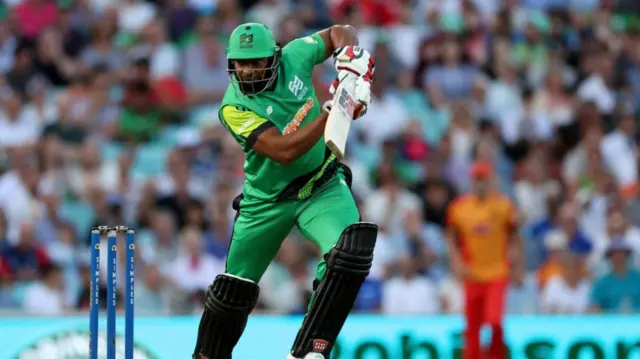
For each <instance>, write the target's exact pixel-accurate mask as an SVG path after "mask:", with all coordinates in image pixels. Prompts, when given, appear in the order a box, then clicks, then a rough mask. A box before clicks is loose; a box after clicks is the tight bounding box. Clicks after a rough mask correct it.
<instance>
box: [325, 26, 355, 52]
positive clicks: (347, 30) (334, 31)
mask: <svg viewBox="0 0 640 359" xmlns="http://www.w3.org/2000/svg"><path fill="white" fill-rule="evenodd" d="M330 36H331V46H332V47H333V49H334V50H335V49H336V48H338V47H342V46H349V45H358V43H359V41H358V35H357V32H356V29H354V28H353V26H351V25H334V26H332V27H331V30H330ZM332 52H333V51H332Z"/></svg>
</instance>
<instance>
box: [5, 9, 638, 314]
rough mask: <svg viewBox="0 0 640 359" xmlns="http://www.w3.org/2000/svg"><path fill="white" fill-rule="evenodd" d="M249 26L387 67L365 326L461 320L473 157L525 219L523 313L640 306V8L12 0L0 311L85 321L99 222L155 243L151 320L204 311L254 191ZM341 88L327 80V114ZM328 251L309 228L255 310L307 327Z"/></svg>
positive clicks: (374, 114) (273, 269) (271, 275)
mask: <svg viewBox="0 0 640 359" xmlns="http://www.w3.org/2000/svg"><path fill="white" fill-rule="evenodd" d="M248 20H253V21H259V22H262V23H265V24H267V25H268V26H269V27H271V28H272V29H274V33H275V34H276V36H277V38H278V41H280V43H281V44H282V45H285V44H286V43H287V42H289V41H291V40H292V39H294V38H296V37H300V36H304V35H306V34H309V33H310V32H313V31H316V30H319V29H322V28H325V27H327V26H330V25H331V24H334V23H343V24H351V25H352V26H354V27H355V28H356V29H357V30H358V32H359V37H360V41H361V45H362V46H363V47H365V48H366V49H368V50H369V51H370V52H371V53H372V54H373V56H374V57H375V59H376V81H375V83H374V84H373V86H372V87H373V88H372V92H373V95H372V97H373V100H372V104H371V108H370V109H369V113H368V114H367V116H366V117H364V118H362V119H361V120H359V121H357V122H356V123H355V125H354V129H353V131H352V134H351V135H352V136H351V137H352V138H351V139H350V141H349V148H348V151H347V152H348V158H347V160H346V162H347V163H348V164H349V165H350V167H351V169H352V171H353V172H354V184H353V192H354V193H355V195H356V197H357V201H358V203H359V206H360V208H361V213H362V215H363V218H364V219H365V220H369V221H374V222H377V223H379V224H380V226H381V233H380V236H379V239H378V247H377V249H376V253H375V263H374V268H373V270H372V274H371V275H370V277H369V279H368V280H367V282H366V283H365V285H364V286H363V289H362V291H361V293H360V297H359V298H358V301H357V303H356V311H359V312H369V313H370V312H380V313H391V314H418V313H422V314H429V313H458V312H460V311H461V309H462V308H461V306H462V298H461V295H462V294H461V289H460V285H459V283H458V282H457V280H456V279H455V278H453V277H452V276H451V274H450V271H449V264H448V260H447V253H446V246H445V242H444V237H443V235H444V230H445V226H446V211H447V207H448V205H449V204H450V203H451V201H452V200H454V198H455V197H456V196H458V195H460V194H463V193H465V192H467V191H468V190H469V188H470V178H469V175H468V174H469V170H468V169H469V167H470V165H471V164H472V163H473V161H474V160H477V159H479V160H482V161H485V162H490V163H491V164H492V166H493V169H494V173H495V180H496V185H497V187H498V188H499V190H500V191H501V192H502V193H504V194H506V195H508V196H509V197H511V198H512V200H513V202H514V203H515V204H516V205H517V207H518V209H519V216H520V218H521V228H520V235H521V237H522V240H523V241H524V243H525V249H526V253H525V258H526V268H527V276H526V278H525V280H524V282H522V281H517V282H514V283H513V284H512V285H511V287H510V290H509V298H508V305H509V310H508V312H509V313H521V314H533V313H586V312H590V311H601V312H610V313H611V312H616V313H618V312H632V311H636V312H638V311H640V273H639V272H638V271H637V270H638V269H639V268H640V227H638V226H639V225H640V211H639V209H640V205H639V204H638V201H637V198H638V191H637V185H638V184H637V182H638V151H639V147H638V131H637V127H638V126H637V123H638V120H639V119H640V2H638V1H636V0H385V1H374V0H359V1H351V0H262V1H255V0H253V1H251V0H246V1H240V0H237V1H236V0H156V1H143V0H57V1H52V0H5V1H4V3H3V4H2V6H1V7H0V174H1V175H0V311H4V312H6V311H22V312H27V313H31V314H37V315H41V314H61V313H68V312H73V311H78V310H80V311H83V310H87V308H88V305H89V289H88V284H89V277H90V273H89V269H88V267H89V260H90V258H89V252H88V240H89V232H90V229H91V228H92V226H94V225H103V224H107V225H129V226H132V227H134V228H136V229H137V233H138V235H137V238H136V240H137V244H138V245H137V248H138V250H137V255H138V262H137V263H138V265H137V272H136V279H137V281H136V299H137V303H136V311H137V313H140V314H144V313H154V314H158V313H171V314H184V313H195V312H198V311H199V310H200V308H201V307H202V300H203V297H204V290H205V289H206V287H207V286H208V285H209V284H210V283H211V282H212V280H213V278H214V277H215V275H216V274H218V273H220V272H221V271H223V270H224V259H225V253H226V250H227V246H228V243H229V238H230V232H231V227H232V223H233V216H234V212H233V210H232V209H231V200H232V199H233V197H235V195H236V194H237V193H239V192H240V190H241V188H242V183H243V172H242V165H243V152H242V150H241V148H240V146H238V145H237V144H236V143H235V142H234V141H233V139H232V138H231V136H229V135H228V134H227V133H226V132H225V130H224V129H223V127H222V126H221V125H220V124H219V120H218V118H217V108H218V104H219V102H220V99H221V97H222V94H223V92H224V90H225V88H226V86H227V83H228V75H227V72H226V67H227V63H226V60H225V51H224V49H225V47H226V43H225V42H226V41H227V38H228V36H229V34H230V32H231V31H232V30H233V28H234V27H235V26H237V25H239V24H240V23H242V22H244V21H248ZM334 74H335V73H334V72H333V68H332V65H331V64H330V63H328V64H323V65H321V66H319V67H318V68H317V69H316V72H315V74H314V76H315V83H316V88H317V92H318V96H319V97H320V98H321V100H323V99H326V98H328V96H329V94H328V91H327V89H328V85H329V84H330V82H331V80H332V79H333V76H335V75H334ZM105 247H106V246H103V248H105ZM317 255H318V252H317V249H316V248H314V247H313V246H312V245H311V244H310V243H309V242H307V241H305V240H304V239H303V238H301V236H300V235H299V234H298V233H296V232H293V233H291V235H290V236H289V238H287V240H286V241H285V242H284V243H283V245H282V248H281V250H280V252H279V253H278V256H277V259H276V261H275V262H274V263H273V264H272V265H271V266H270V267H269V269H268V271H267V273H266V274H265V276H264V278H263V279H262V281H261V287H262V293H261V299H260V304H259V309H258V310H259V311H264V312H271V313H283V314H284V313H300V312H303V311H304V306H305V303H306V300H307V299H308V298H309V295H310V290H311V284H312V278H313V276H314V271H315V263H316V261H317ZM124 257H125V256H124V255H120V256H119V259H120V262H121V264H123V262H124ZM102 258H106V256H104V253H103V257H102ZM102 266H103V267H102V269H103V270H102V276H103V278H104V274H105V272H106V270H104V269H105V268H106V261H105V260H103V261H102ZM118 275H119V278H118V280H119V283H118V285H119V286H120V290H122V289H123V288H122V287H123V286H124V281H123V279H124V265H122V267H121V268H120V270H119V272H118ZM102 283H104V280H103V281H102ZM103 303H104V301H103ZM119 303H120V304H121V303H122V301H119Z"/></svg>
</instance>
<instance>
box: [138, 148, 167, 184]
mask: <svg viewBox="0 0 640 359" xmlns="http://www.w3.org/2000/svg"><path fill="white" fill-rule="evenodd" d="M170 149H171V146H169V145H167V144H164V143H149V144H145V145H142V146H140V147H138V149H137V150H136V158H135V161H134V166H133V176H134V178H137V179H141V178H142V179H144V178H148V177H150V176H153V175H157V174H159V173H163V172H164V165H165V162H166V158H167V154H168V153H169V150H170Z"/></svg>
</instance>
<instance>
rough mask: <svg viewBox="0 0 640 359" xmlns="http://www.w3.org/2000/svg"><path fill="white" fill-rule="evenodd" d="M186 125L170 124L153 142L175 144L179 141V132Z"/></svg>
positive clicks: (167, 144)
mask: <svg viewBox="0 0 640 359" xmlns="http://www.w3.org/2000/svg"><path fill="white" fill-rule="evenodd" d="M184 127H185V126H181V125H168V126H165V127H164V128H163V129H162V131H161V132H160V133H159V134H158V136H157V138H156V139H155V140H154V141H153V143H156V144H159V145H166V146H175V145H176V144H177V143H178V134H179V133H180V131H181V130H182V129H183V128H184Z"/></svg>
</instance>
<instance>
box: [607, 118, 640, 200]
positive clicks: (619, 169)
mask: <svg viewBox="0 0 640 359" xmlns="http://www.w3.org/2000/svg"><path fill="white" fill-rule="evenodd" d="M635 135H636V125H635V119H634V116H633V115H631V114H626V115H624V116H622V117H621V118H620V119H619V120H618V124H617V126H616V129H615V130H614V131H613V132H611V133H610V134H608V135H607V136H605V137H604V138H603V139H602V141H601V142H600V152H601V153H602V158H603V160H604V164H605V165H606V166H607V167H608V168H609V169H610V170H611V172H612V174H613V176H614V178H615V180H616V183H617V184H618V186H619V188H621V190H622V191H623V195H624V196H625V197H626V198H630V197H631V196H633V195H634V194H635V193H636V192H635V191H636V189H635V186H636V185H637V181H638V165H637V157H638V153H637V148H636V143H635Z"/></svg>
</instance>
